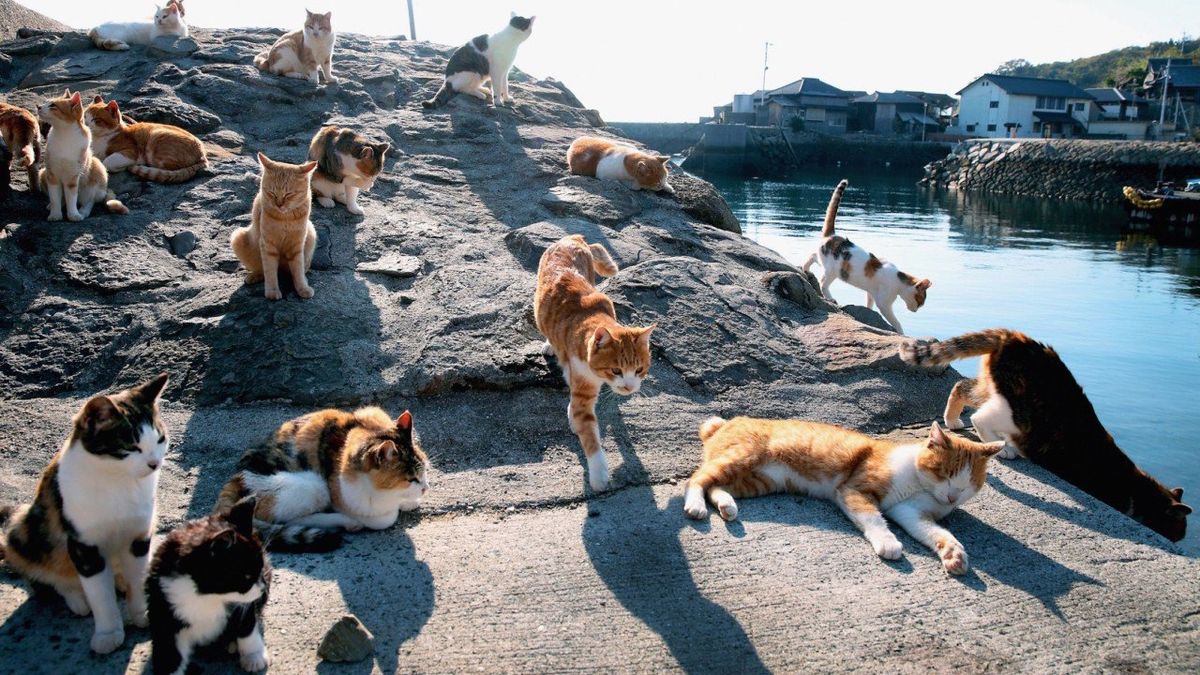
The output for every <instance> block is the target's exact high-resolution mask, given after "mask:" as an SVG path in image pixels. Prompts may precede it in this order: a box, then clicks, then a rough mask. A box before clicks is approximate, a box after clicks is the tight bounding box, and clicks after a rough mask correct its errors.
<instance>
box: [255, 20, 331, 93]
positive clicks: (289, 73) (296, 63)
mask: <svg viewBox="0 0 1200 675" xmlns="http://www.w3.org/2000/svg"><path fill="white" fill-rule="evenodd" d="M304 13H305V14H306V16H305V17H304V28H303V29H301V30H294V31H292V32H290V33H287V34H285V35H283V36H282V37H280V38H279V39H278V40H276V41H275V44H273V45H271V48H270V49H268V50H267V51H265V52H262V53H260V54H259V55H258V56H255V57H254V66H255V67H256V68H258V69H259V70H261V71H263V72H264V73H274V74H276V75H283V76H284V77H294V78H296V79H298V80H308V81H309V82H312V83H313V84H320V82H321V75H322V74H324V75H325V82H326V83H327V84H332V83H334V82H337V78H335V77H334V76H333V43H334V40H335V39H336V37H337V35H336V34H335V33H334V32H333V23H332V19H333V12H326V13H324V14H313V13H312V12H310V11H308V10H307V9H306V10H304Z"/></svg>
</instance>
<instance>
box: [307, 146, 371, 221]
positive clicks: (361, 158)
mask: <svg viewBox="0 0 1200 675" xmlns="http://www.w3.org/2000/svg"><path fill="white" fill-rule="evenodd" d="M389 148H391V146H390V145H388V144H387V143H371V142H369V141H367V139H365V138H363V137H362V136H359V135H358V134H356V133H354V132H353V131H351V130H350V129H339V128H338V127H332V126H331V127H325V128H324V129H321V130H320V131H318V132H317V135H316V136H314V137H313V139H312V143H311V144H309V146H308V158H309V159H310V160H313V161H315V162H316V163H317V171H316V173H314V174H313V178H312V190H313V194H314V195H316V197H317V203H318V204H320V205H321V206H323V207H325V208H332V207H333V204H334V202H337V203H339V204H345V205H346V210H347V211H349V212H350V213H353V214H354V215H356V216H361V215H362V214H363V210H362V208H361V207H360V206H359V205H358V193H359V191H360V190H370V189H371V186H373V185H374V184H375V178H376V177H377V176H379V173H380V172H381V171H383V160H384V155H385V154H386V153H387V151H388V149H389Z"/></svg>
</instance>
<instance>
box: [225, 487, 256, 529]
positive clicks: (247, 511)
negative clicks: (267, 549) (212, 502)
mask: <svg viewBox="0 0 1200 675" xmlns="http://www.w3.org/2000/svg"><path fill="white" fill-rule="evenodd" d="M257 506H258V500H257V499H255V498H254V496H250V497H246V498H245V499H243V500H241V501H239V502H238V503H236V504H234V505H233V507H232V508H230V509H229V514H228V515H226V516H225V520H227V521H229V524H230V525H233V529H235V530H237V531H238V533H239V534H241V535H242V536H243V537H250V536H253V534H254V509H255V508H256V507H257Z"/></svg>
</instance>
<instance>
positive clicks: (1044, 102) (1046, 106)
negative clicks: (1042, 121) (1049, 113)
mask: <svg viewBox="0 0 1200 675" xmlns="http://www.w3.org/2000/svg"><path fill="white" fill-rule="evenodd" d="M1034 108H1035V109H1037V110H1066V109H1067V100H1066V99H1064V98H1063V97H1061V96H1039V97H1037V104H1036V105H1035V106H1034Z"/></svg>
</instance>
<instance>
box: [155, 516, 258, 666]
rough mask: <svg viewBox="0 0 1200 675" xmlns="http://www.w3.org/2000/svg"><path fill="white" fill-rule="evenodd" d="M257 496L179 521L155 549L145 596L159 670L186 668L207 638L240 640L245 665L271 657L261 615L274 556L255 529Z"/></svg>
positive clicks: (230, 643)
mask: <svg viewBox="0 0 1200 675" xmlns="http://www.w3.org/2000/svg"><path fill="white" fill-rule="evenodd" d="M255 506H256V502H255V500H254V498H252V497H251V498H247V499H243V500H241V501H239V502H237V503H236V504H234V505H233V506H231V507H230V508H229V509H227V510H225V511H223V512H221V513H219V514H217V515H212V516H209V517H207V518H201V519H199V520H193V521H191V522H188V523H184V524H183V525H181V526H179V527H177V528H175V529H174V530H172V531H171V532H170V534H168V535H167V536H166V538H165V539H164V540H163V542H162V543H161V544H159V546H158V547H157V549H156V550H155V552H154V562H153V563H151V565H150V576H149V578H148V579H147V580H146V595H147V597H148V598H149V604H150V614H149V616H150V633H151V637H152V640H151V655H150V662H151V665H152V667H153V671H154V673H155V675H165V674H167V673H180V674H182V673H185V672H187V670H188V661H189V660H190V659H191V656H192V651H193V650H194V649H195V648H196V647H200V646H203V645H216V646H218V647H225V646H235V645H236V649H237V653H238V655H239V657H240V659H241V666H242V668H243V669H244V670H246V671H249V672H255V671H259V670H263V669H265V668H266V667H267V666H269V665H270V664H271V656H270V654H269V653H268V651H267V647H266V644H265V643H264V642H263V632H262V615H263V607H264V606H266V604H267V596H268V594H269V592H270V590H271V563H270V561H269V560H268V559H267V554H266V552H265V551H264V549H263V545H262V541H261V540H260V539H259V536H258V534H257V533H256V532H255V531H254V509H255Z"/></svg>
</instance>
